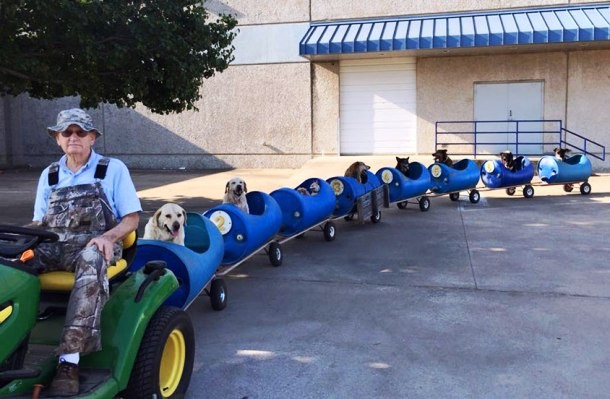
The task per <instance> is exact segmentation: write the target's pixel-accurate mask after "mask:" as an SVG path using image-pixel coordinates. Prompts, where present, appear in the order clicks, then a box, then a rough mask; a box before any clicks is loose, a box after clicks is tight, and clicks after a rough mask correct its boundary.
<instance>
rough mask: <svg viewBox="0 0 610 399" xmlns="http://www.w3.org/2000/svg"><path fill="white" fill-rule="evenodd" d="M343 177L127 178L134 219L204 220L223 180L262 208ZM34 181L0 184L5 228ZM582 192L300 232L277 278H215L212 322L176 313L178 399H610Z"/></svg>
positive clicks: (261, 270) (609, 194)
mask: <svg viewBox="0 0 610 399" xmlns="http://www.w3.org/2000/svg"><path fill="white" fill-rule="evenodd" d="M359 158H362V157H359ZM364 159H365V161H366V162H367V163H369V164H370V165H371V166H372V169H373V170H376V169H378V168H379V167H381V166H388V165H389V166H393V165H394V160H393V157H364ZM412 160H413V159H412ZM429 161H430V160H429V159H428V157H425V158H422V159H421V162H423V163H425V164H429V163H430V162H429ZM351 162H352V158H347V157H340V158H339V157H326V158H319V159H313V160H312V161H310V162H308V163H307V164H306V165H304V166H303V168H301V169H299V170H245V169H242V170H232V171H219V172H211V171H206V172H203V173H202V172H190V171H176V172H140V171H134V172H133V177H134V181H135V182H136V186H137V187H138V191H139V194H140V196H141V197H142V201H143V204H144V207H145V210H146V212H147V214H150V213H152V212H154V210H155V209H156V208H157V207H158V205H160V204H161V203H163V202H165V201H176V202H178V203H181V204H182V205H183V206H185V207H186V208H187V209H188V210H189V211H199V210H201V211H203V210H205V209H207V208H208V207H210V206H212V205H214V204H216V203H219V202H220V198H221V197H222V192H223V189H224V184H225V182H226V181H227V180H228V178H229V177H231V176H233V175H236V174H237V175H240V176H242V177H244V178H245V179H246V181H247V182H248V185H249V189H250V190H261V191H267V192H268V191H271V190H273V189H275V188H277V187H281V186H294V185H296V184H298V183H300V181H302V180H304V179H305V178H307V177H312V176H318V177H324V178H327V177H331V176H336V175H341V174H342V173H343V171H344V170H345V168H346V167H347V166H348V165H349V164H350V163H351ZM36 180H37V173H36V172H27V173H26V172H14V171H5V172H4V173H3V174H1V175H0V202H1V205H2V206H1V207H0V213H1V216H2V219H3V223H8V222H11V221H12V222H14V223H22V222H23V223H25V222H27V221H28V220H29V218H30V215H31V206H32V205H31V202H33V190H34V189H35V184H36ZM589 182H590V184H591V186H592V194H591V195H589V196H582V195H580V194H579V193H578V189H576V190H575V191H574V192H573V193H571V194H566V193H564V192H563V190H562V189H561V187H560V186H552V187H548V186H547V187H539V186H535V187H534V188H535V190H536V192H535V195H534V198H531V199H525V198H523V197H522V196H521V195H520V192H519V191H518V192H517V194H516V195H515V196H514V197H508V196H507V195H506V194H505V193H504V191H503V190H495V191H485V190H482V191H481V201H480V202H479V203H478V204H471V203H470V202H469V201H468V199H467V197H466V196H465V195H463V196H462V197H461V198H460V201H458V202H452V201H450V200H449V199H448V197H447V196H442V197H434V198H431V207H430V210H429V211H428V212H420V211H419V209H418V208H417V206H416V205H413V206H411V205H409V206H408V207H407V209H405V210H399V209H397V208H396V207H395V206H393V207H392V208H390V209H387V210H385V209H384V210H383V212H382V220H381V222H380V223H379V224H372V223H370V222H367V223H365V224H357V223H354V222H346V221H344V220H337V221H335V224H336V227H337V238H336V240H335V241H333V242H326V241H324V239H323V238H322V234H320V233H318V232H316V231H311V232H308V233H307V234H305V237H304V238H303V239H298V240H297V239H295V240H291V241H289V242H287V243H285V244H284V245H283V249H284V263H283V265H282V266H281V267H278V268H274V267H272V266H270V264H269V261H268V259H267V256H265V255H264V253H263V254H260V255H256V256H254V257H252V258H251V259H249V260H248V261H247V262H245V263H244V264H243V265H241V266H240V267H238V268H237V269H235V270H234V271H233V272H232V273H231V275H229V276H228V277H227V278H226V283H227V286H228V295H229V296H228V305H227V308H226V309H225V310H224V311H222V312H215V311H213V310H211V308H210V305H209V301H208V299H207V298H206V297H201V298H200V299H199V300H198V301H196V302H195V303H194V304H193V305H192V306H191V307H190V308H189V313H190V314H191V316H192V318H193V322H194V325H195V329H196V331H197V354H196V359H195V370H194V372H193V376H192V380H191V385H190V389H189V395H188V397H189V398H202V397H214V398H228V399H232V398H235V399H240V398H248V399H273V398H278V399H279V398H371V397H374V398H605V397H608V394H607V381H609V380H610V348H609V347H608V345H607V342H608V338H609V333H608V331H610V306H609V305H610V267H609V266H608V259H609V255H610V243H609V241H608V237H609V236H610V176H608V175H602V176H595V177H592V178H591V179H590V181H589ZM30 199H31V201H30ZM28 201H30V202H29V203H28ZM142 219H143V221H142V223H145V222H146V216H143V218H142ZM141 225H142V226H143V224H141Z"/></svg>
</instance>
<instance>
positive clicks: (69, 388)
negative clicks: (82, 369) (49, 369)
mask: <svg viewBox="0 0 610 399" xmlns="http://www.w3.org/2000/svg"><path fill="white" fill-rule="evenodd" d="M47 395H48V396H74V395H78V364H74V363H69V362H60V363H59V364H58V365H57V370H56V371H55V378H53V382H51V386H50V387H49V390H48V391H47Z"/></svg>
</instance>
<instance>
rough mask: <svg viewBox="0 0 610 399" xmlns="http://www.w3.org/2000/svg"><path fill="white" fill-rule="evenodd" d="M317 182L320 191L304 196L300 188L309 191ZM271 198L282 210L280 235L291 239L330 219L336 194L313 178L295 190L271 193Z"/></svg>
mask: <svg viewBox="0 0 610 399" xmlns="http://www.w3.org/2000/svg"><path fill="white" fill-rule="evenodd" d="M314 181H316V182H317V183H318V185H319V187H320V190H319V191H318V193H317V194H315V195H304V194H302V193H300V192H298V191H297V189H298V188H299V187H302V188H305V189H308V188H309V187H310V185H311V184H312V183H313V182H314ZM270 195H271V197H272V198H273V199H275V201H276V202H277V203H278V205H279V206H280V209H281V210H282V226H281V227H280V231H279V234H280V235H281V236H283V237H290V236H293V235H295V234H298V233H301V232H303V231H305V230H307V229H309V228H311V227H313V226H315V225H317V224H319V223H321V222H323V221H324V220H326V219H328V217H329V216H330V215H331V214H332V213H333V210H334V209H335V193H334V192H333V189H332V188H331V186H330V184H328V183H327V182H326V181H324V180H322V179H318V178H315V177H314V178H311V179H307V180H305V181H304V182H303V183H301V184H299V185H298V186H297V187H296V188H295V189H292V188H285V187H284V188H280V189H277V190H275V191H273V192H271V194H270Z"/></svg>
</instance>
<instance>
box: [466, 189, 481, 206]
mask: <svg viewBox="0 0 610 399" xmlns="http://www.w3.org/2000/svg"><path fill="white" fill-rule="evenodd" d="M468 199H469V200H470V202H471V203H473V204H477V203H478V202H479V201H480V200H481V194H479V192H478V191H477V190H472V191H471V192H470V194H468Z"/></svg>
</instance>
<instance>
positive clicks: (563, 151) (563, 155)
mask: <svg viewBox="0 0 610 399" xmlns="http://www.w3.org/2000/svg"><path fill="white" fill-rule="evenodd" d="M571 151H572V150H570V149H569V148H561V147H557V148H555V149H554V150H553V152H554V153H555V158H557V159H561V160H562V161H565V160H566V159H567V158H568V152H571Z"/></svg>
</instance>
